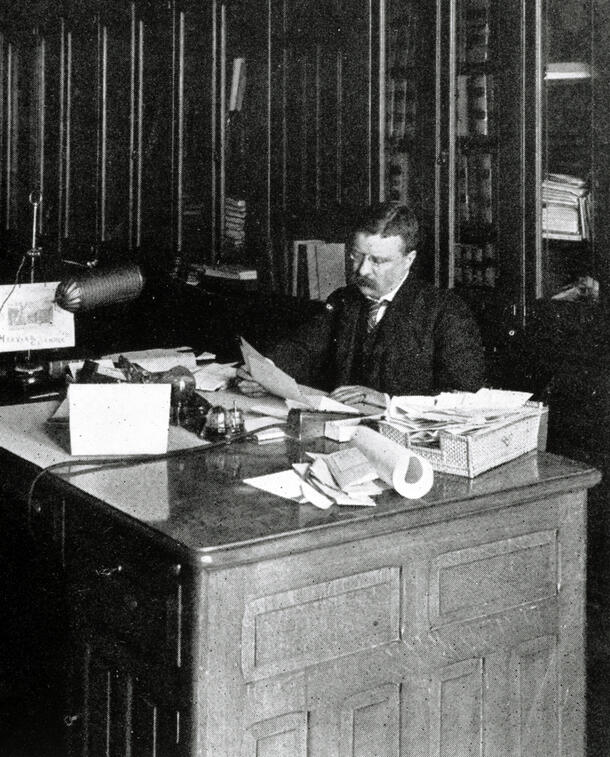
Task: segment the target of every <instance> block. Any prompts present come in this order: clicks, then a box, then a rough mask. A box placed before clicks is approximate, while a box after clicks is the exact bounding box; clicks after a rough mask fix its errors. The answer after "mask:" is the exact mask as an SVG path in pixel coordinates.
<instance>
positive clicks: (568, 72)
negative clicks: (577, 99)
mask: <svg viewBox="0 0 610 757" xmlns="http://www.w3.org/2000/svg"><path fill="white" fill-rule="evenodd" d="M544 78H545V79H546V81H578V80H579V79H580V80H582V79H590V78H591V66H590V65H589V64H588V63H582V62H580V61H562V62H560V63H547V65H546V70H545V73H544Z"/></svg>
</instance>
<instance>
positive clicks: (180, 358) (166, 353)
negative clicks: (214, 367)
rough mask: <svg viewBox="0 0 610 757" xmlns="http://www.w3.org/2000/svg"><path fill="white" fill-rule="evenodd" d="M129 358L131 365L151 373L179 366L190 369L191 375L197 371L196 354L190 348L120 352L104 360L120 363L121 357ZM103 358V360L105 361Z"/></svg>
mask: <svg viewBox="0 0 610 757" xmlns="http://www.w3.org/2000/svg"><path fill="white" fill-rule="evenodd" d="M121 355H122V356H123V357H124V358H127V360H129V362H130V363H136V364H137V365H139V366H140V367H141V368H143V369H144V370H145V371H148V372H149V373H163V372H165V371H169V370H171V369H172V368H177V367H178V366H180V367H182V368H188V370H189V371H191V373H194V372H195V371H196V370H197V360H196V359H195V353H194V352H193V350H192V349H191V348H190V347H171V348H167V349H166V348H159V349H151V350H138V351H135V352H118V353H115V354H112V355H105V356H104V358H106V359H108V360H111V361H112V362H113V363H116V362H118V360H119V357H120V356H121ZM104 358H102V360H103V359H104Z"/></svg>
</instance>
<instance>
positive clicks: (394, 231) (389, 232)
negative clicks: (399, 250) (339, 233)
mask: <svg viewBox="0 0 610 757" xmlns="http://www.w3.org/2000/svg"><path fill="white" fill-rule="evenodd" d="M356 234H379V236H382V237H402V240H403V241H404V243H405V249H404V253H405V254H407V253H409V252H411V250H416V249H417V245H418V244H419V222H418V220H417V218H416V216H415V213H414V212H413V211H412V210H411V208H409V207H408V206H407V205H398V204H397V203H395V202H382V203H379V204H378V205H370V206H369V207H367V208H365V209H364V211H363V212H362V213H361V215H360V216H359V217H358V218H356V222H355V223H354V225H353V227H352V230H351V233H350V235H349V239H348V244H349V246H351V245H352V244H353V241H354V237H355V236H356Z"/></svg>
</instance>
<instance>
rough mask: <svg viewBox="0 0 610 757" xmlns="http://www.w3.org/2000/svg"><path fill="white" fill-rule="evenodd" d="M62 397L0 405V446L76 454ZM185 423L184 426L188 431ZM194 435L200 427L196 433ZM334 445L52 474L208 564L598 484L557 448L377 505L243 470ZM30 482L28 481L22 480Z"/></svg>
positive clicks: (60, 456)
mask: <svg viewBox="0 0 610 757" xmlns="http://www.w3.org/2000/svg"><path fill="white" fill-rule="evenodd" d="M56 405H57V403H53V402H43V403H34V404H30V405H12V406H8V407H4V408H0V447H2V448H4V449H5V450H8V451H9V452H11V453H13V454H15V455H17V456H18V457H20V458H22V459H25V460H28V461H29V462H31V463H34V464H35V465H37V466H39V467H41V468H42V467H45V466H47V465H50V464H52V463H55V462H58V461H60V460H66V459H68V460H69V459H70V458H69V455H68V454H67V453H66V451H65V445H64V442H63V441H62V439H61V438H60V437H59V436H58V435H57V432H53V431H51V430H49V429H48V427H47V424H46V420H47V418H48V417H49V416H50V415H51V413H52V412H53V410H54V409H55V407H56ZM184 433H186V432H184ZM193 438H194V439H195V438H196V437H193ZM311 449H316V450H318V451H333V450H334V449H337V445H336V444H335V443H334V442H330V441H328V440H325V439H317V440H314V441H313V442H302V443H301V442H295V441H292V440H282V441H279V442H274V443H268V444H264V445H257V444H255V443H252V442H239V443H236V444H234V445H231V446H227V447H221V448H214V449H210V450H208V451H206V452H202V453H197V454H194V455H187V456H178V457H173V458H170V459H167V460H161V461H155V462H146V463H141V464H137V465H130V466H120V467H115V466H112V467H109V466H99V465H98V466H94V465H90V466H73V467H71V468H66V469H64V468H62V469H61V470H60V471H58V472H57V473H56V474H54V475H57V476H59V477H60V478H62V479H64V480H65V481H67V482H69V484H70V485H71V486H73V487H76V489H77V490H79V491H80V492H84V493H86V494H88V495H91V496H92V497H94V498H95V501H91V506H98V507H103V508H108V506H110V507H112V508H114V512H116V513H118V514H120V515H118V517H121V518H123V517H125V518H127V519H129V520H130V522H132V523H135V525H136V526H137V527H138V528H141V529H144V530H146V531H149V532H150V533H152V534H154V535H155V536H156V537H157V538H160V539H162V540H164V541H167V542H168V543H172V544H176V543H177V544H178V545H179V546H180V547H181V548H183V549H185V550H186V552H187V553H188V554H189V555H190V556H191V558H192V559H193V560H195V561H198V562H199V563H201V564H203V565H210V566H212V565H221V564H226V563H227V562H229V563H233V562H240V561H249V560H252V559H260V558H261V557H264V556H266V555H272V554H279V553H284V554H285V553H288V552H293V551H300V550H304V549H309V548H311V547H313V546H314V545H315V546H319V545H321V544H328V545H330V544H333V543H338V542H341V541H349V540H352V539H357V538H361V537H362V536H365V535H367V536H370V535H374V534H382V533H388V532H391V531H394V530H396V529H401V528H415V527H418V526H421V525H426V524H429V523H434V522H441V521H443V520H448V519H451V518H457V517H464V516H465V515H467V514H470V513H475V512H484V511H486V510H491V509H494V508H499V507H503V506H509V505H511V504H514V503H519V502H521V501H525V500H527V499H532V498H537V497H542V496H548V495H552V494H554V493H559V492H562V491H568V490H578V489H584V488H587V487H590V486H593V485H595V484H596V483H597V482H598V481H599V478H600V475H599V473H598V472H597V471H596V470H595V469H594V468H592V467H590V466H588V465H586V464H583V463H578V462H574V461H572V460H568V459H566V458H562V457H558V456H556V455H552V454H547V453H544V454H536V453H529V454H527V455H523V456H522V457H520V458H517V459H516V460H514V461H512V462H510V463H507V464H505V465H502V466H500V467H498V468H496V469H494V470H491V471H488V472H487V473H483V474H482V475H480V476H477V477H476V478H474V479H467V478H464V477H460V476H452V475H447V474H440V473H437V474H435V480H434V485H433V487H432V489H431V491H430V492H429V493H428V494H427V495H426V496H425V497H423V498H421V499H417V500H408V499H404V498H402V497H400V496H399V495H397V494H396V493H395V492H393V491H387V492H384V493H383V494H382V495H380V496H379V497H377V498H376V502H377V505H376V507H374V508H357V507H338V506H336V505H335V506H333V507H332V508H331V509H330V510H326V511H323V510H319V509H317V508H315V507H314V506H312V505H301V504H298V503H297V502H294V501H291V500H287V499H282V498H279V497H277V496H275V495H273V494H270V493H267V492H264V491H260V490H258V489H255V488H253V487H251V486H249V485H248V484H245V483H244V479H246V478H250V477H254V476H259V475H263V474H266V473H272V472H275V471H281V470H286V469H288V468H289V467H290V466H291V464H292V463H293V462H299V461H302V460H304V459H306V458H305V453H306V452H307V451H308V450H311ZM23 485H24V487H25V486H29V481H27V482H24V484H23Z"/></svg>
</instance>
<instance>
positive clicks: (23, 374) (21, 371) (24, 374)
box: [14, 191, 47, 388]
mask: <svg viewBox="0 0 610 757" xmlns="http://www.w3.org/2000/svg"><path fill="white" fill-rule="evenodd" d="M29 200H30V204H31V205H32V246H31V247H30V249H29V250H28V251H27V252H26V253H25V255H26V257H27V258H29V259H30V284H34V282H35V278H36V275H35V272H36V261H37V260H39V259H40V255H41V253H42V250H41V248H40V247H39V246H38V244H37V239H36V224H37V221H38V208H39V206H40V202H41V200H42V195H41V194H40V192H38V191H34V192H30V197H29ZM14 375H15V379H16V380H17V382H18V383H19V384H21V385H22V386H23V387H24V388H29V387H35V386H37V385H39V384H40V383H42V382H43V381H45V380H46V377H47V367H46V366H45V365H44V364H43V363H42V362H40V361H38V360H35V359H34V358H33V357H32V351H31V349H29V348H28V350H27V353H26V355H25V357H24V358H23V359H20V360H18V361H17V362H16V363H15V366H14Z"/></svg>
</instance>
